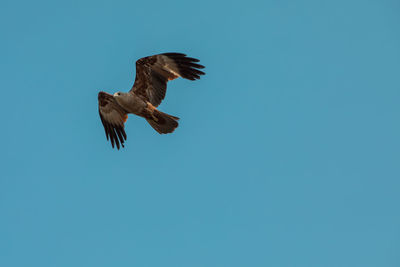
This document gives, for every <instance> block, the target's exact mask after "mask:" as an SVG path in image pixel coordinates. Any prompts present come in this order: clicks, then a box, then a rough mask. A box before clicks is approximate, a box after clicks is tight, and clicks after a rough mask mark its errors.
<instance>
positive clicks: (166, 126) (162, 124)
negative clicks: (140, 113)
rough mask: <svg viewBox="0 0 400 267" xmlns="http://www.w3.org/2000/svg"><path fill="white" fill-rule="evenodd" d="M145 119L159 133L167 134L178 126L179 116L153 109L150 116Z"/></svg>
mask: <svg viewBox="0 0 400 267" xmlns="http://www.w3.org/2000/svg"><path fill="white" fill-rule="evenodd" d="M146 120H147V122H148V123H149V124H150V125H151V127H153V128H154V130H156V131H157V132H158V133H159V134H167V133H172V132H173V131H174V130H175V129H176V127H178V120H179V118H178V117H174V116H171V115H168V114H166V113H164V112H161V111H158V110H156V109H155V110H154V111H153V114H152V117H151V118H146Z"/></svg>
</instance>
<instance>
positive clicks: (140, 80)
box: [130, 53, 205, 107]
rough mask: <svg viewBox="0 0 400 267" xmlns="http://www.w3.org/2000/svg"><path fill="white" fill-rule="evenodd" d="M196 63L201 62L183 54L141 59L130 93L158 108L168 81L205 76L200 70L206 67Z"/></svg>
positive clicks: (160, 55)
mask: <svg viewBox="0 0 400 267" xmlns="http://www.w3.org/2000/svg"><path fill="white" fill-rule="evenodd" d="M196 62H199V60H198V59H195V58H190V57H187V56H186V55H185V54H181V53H164V54H159V55H154V56H149V57H144V58H141V59H139V60H138V61H136V78H135V83H134V84H133V87H132V89H131V91H130V92H133V93H135V94H136V95H139V96H141V97H143V98H144V99H145V100H146V101H149V102H150V103H151V104H152V105H153V106H156V107H157V106H158V105H159V104H160V103H161V101H162V100H163V99H164V97H165V92H166V91H167V82H168V81H170V80H174V79H176V78H178V77H182V78H185V79H189V80H192V81H194V80H196V79H200V75H204V74H205V73H204V72H202V71H200V70H198V69H203V68H204V66H202V65H200V64H197V63H196Z"/></svg>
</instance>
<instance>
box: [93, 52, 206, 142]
mask: <svg viewBox="0 0 400 267" xmlns="http://www.w3.org/2000/svg"><path fill="white" fill-rule="evenodd" d="M196 62H199V60H198V59H195V58H191V57H187V56H186V55H185V54H181V53H164V54H159V55H154V56H149V57H144V58H141V59H139V60H138V61H136V78H135V83H134V84H133V86H132V89H131V90H130V91H129V92H127V93H123V92H117V93H115V94H114V95H111V94H108V93H106V92H99V96H98V100H99V114H100V119H101V122H102V123H103V126H104V130H105V133H106V137H107V140H109V139H110V141H111V145H112V147H113V148H114V145H116V146H117V148H118V149H119V148H120V144H121V146H122V147H124V142H125V140H126V133H125V130H124V127H125V125H124V123H125V122H126V120H127V119H128V114H135V115H138V116H140V117H143V118H145V119H146V120H147V122H148V123H149V124H150V125H151V127H153V128H154V130H156V131H157V132H158V133H160V134H167V133H172V132H173V131H174V130H175V128H176V127H178V120H179V118H178V117H174V116H171V115H168V114H166V113H163V112H161V111H159V110H158V109H157V106H158V105H160V103H161V101H162V100H163V99H164V97H165V93H166V91H167V82H168V81H170V80H174V79H176V78H178V77H182V78H185V79H188V80H192V81H194V80H197V79H200V75H204V72H202V71H200V70H199V69H203V68H204V66H202V65H200V64H197V63H196Z"/></svg>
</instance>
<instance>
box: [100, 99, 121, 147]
mask: <svg viewBox="0 0 400 267" xmlns="http://www.w3.org/2000/svg"><path fill="white" fill-rule="evenodd" d="M98 100H99V114H100V119H101V122H102V123H103V126H104V131H105V133H106V137H107V140H110V141H111V145H112V147H113V148H114V144H115V145H116V146H117V148H118V149H119V148H120V144H121V146H122V147H124V142H125V140H126V133H125V130H124V123H125V122H126V120H127V119H128V115H127V113H126V112H125V111H124V110H123V109H122V108H121V106H120V105H118V103H117V102H116V101H115V99H114V97H113V96H112V95H110V94H108V93H105V92H100V93H99V96H98Z"/></svg>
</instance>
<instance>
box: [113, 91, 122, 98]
mask: <svg viewBox="0 0 400 267" xmlns="http://www.w3.org/2000/svg"><path fill="white" fill-rule="evenodd" d="M123 94H124V93H123V92H116V93H115V94H114V97H119V96H122V95H123Z"/></svg>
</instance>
